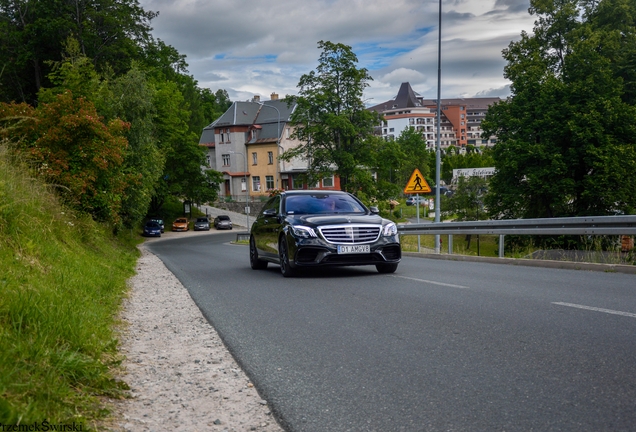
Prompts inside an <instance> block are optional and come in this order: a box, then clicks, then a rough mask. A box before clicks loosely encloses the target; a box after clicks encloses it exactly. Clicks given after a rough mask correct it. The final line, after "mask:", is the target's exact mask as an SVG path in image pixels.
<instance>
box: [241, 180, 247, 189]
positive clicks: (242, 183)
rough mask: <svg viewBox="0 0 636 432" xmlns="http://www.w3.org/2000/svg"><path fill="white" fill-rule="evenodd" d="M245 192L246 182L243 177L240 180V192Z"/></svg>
mask: <svg viewBox="0 0 636 432" xmlns="http://www.w3.org/2000/svg"><path fill="white" fill-rule="evenodd" d="M246 190H247V182H246V180H245V177H243V178H242V179H241V191H242V192H245V191H246Z"/></svg>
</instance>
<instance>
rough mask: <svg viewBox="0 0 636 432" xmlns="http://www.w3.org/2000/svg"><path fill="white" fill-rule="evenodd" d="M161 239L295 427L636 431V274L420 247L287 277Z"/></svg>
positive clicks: (229, 250)
mask: <svg viewBox="0 0 636 432" xmlns="http://www.w3.org/2000/svg"><path fill="white" fill-rule="evenodd" d="M235 236H236V233H235V232H232V233H228V234H217V235H214V236H191V237H187V238H185V237H184V238H181V239H174V240H164V241H161V242H154V243H151V244H149V245H148V246H149V248H150V250H151V251H152V252H154V253H155V254H157V255H158V256H159V257H160V258H161V259H162V260H163V261H164V262H165V263H166V265H167V266H168V268H169V269H170V270H171V271H172V272H173V273H175V275H176V276H177V277H178V278H179V279H180V280H181V282H182V283H183V284H184V285H185V286H186V287H187V288H188V289H189V291H190V293H191V295H192V297H193V299H194V300H195V302H196V303H197V304H198V306H199V307H200V308H201V309H202V311H203V313H204V315H205V316H206V317H207V318H208V320H209V321H210V322H211V324H212V325H213V326H214V327H215V328H216V330H217V331H218V332H219V334H220V335H221V337H222V338H223V340H224V341H225V343H226V345H227V346H228V348H229V349H230V351H231V352H232V353H233V355H234V356H235V357H236V359H237V360H238V362H239V363H240V364H241V366H242V367H243V368H244V370H245V371H246V372H247V374H248V375H249V376H250V378H251V379H252V380H253V382H254V383H255V385H256V387H257V388H258V390H259V392H260V393H261V395H262V396H263V397H264V398H265V399H267V400H268V402H269V403H270V406H271V407H272V409H273V411H274V414H275V415H276V416H277V418H278V419H279V421H280V423H281V424H282V425H283V426H284V427H285V428H287V429H288V430H290V431H339V432H340V431H504V430H505V431H530V430H536V431H551V430H555V431H556V430H558V431H603V430H607V431H620V430H636V276H634V275H628V274H618V273H603V272H588V271H577V270H559V269H545V268H534V267H519V266H507V265H498V264H488V263H473V262H456V261H443V260H429V259H422V258H412V257H405V258H404V259H403V262H402V263H401V264H400V267H399V268H398V271H397V272H396V273H395V274H394V275H381V274H378V273H377V272H376V271H375V268H374V267H352V268H339V269H320V270H316V271H312V272H309V273H307V274H306V275H304V276H303V277H299V278H293V279H285V278H283V277H282V276H281V275H280V273H279V269H278V266H275V265H272V264H270V266H269V267H268V269H267V270H264V271H254V270H251V269H250V267H249V259H248V248H247V246H239V245H231V244H229V241H230V240H232V239H234V238H235Z"/></svg>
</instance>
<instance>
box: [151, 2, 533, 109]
mask: <svg viewBox="0 0 636 432" xmlns="http://www.w3.org/2000/svg"><path fill="white" fill-rule="evenodd" d="M140 3H141V5H142V6H143V7H144V9H146V10H150V11H158V12H159V16H158V17H157V18H155V19H154V20H153V21H152V23H151V25H152V27H153V29H154V30H153V35H154V36H155V38H158V39H161V40H163V41H164V42H165V43H166V44H168V45H172V46H173V47H175V48H176V49H177V50H178V51H179V52H180V53H181V54H184V55H186V56H187V58H186V61H187V63H188V64H189V67H188V70H189V73H190V74H191V75H193V76H194V78H195V79H196V80H197V81H198V82H199V87H202V88H210V89H211V90H212V91H216V90H217V89H225V90H227V92H228V93H229V95H230V98H231V99H232V100H233V101H235V100H248V99H251V98H252V97H253V96H254V95H260V96H261V100H268V99H269V98H270V94H271V93H272V92H275V93H278V94H279V95H280V96H281V97H284V96H285V95H287V94H297V91H298V90H297V85H298V81H299V79H300V76H301V75H303V74H306V73H309V72H310V71H312V70H314V69H315V68H316V65H317V61H318V57H319V55H320V51H319V50H318V47H317V45H318V41H320V40H324V41H331V42H334V43H344V44H346V45H349V46H351V47H352V49H353V51H354V53H355V54H356V55H357V56H358V67H365V68H367V69H368V70H369V73H370V75H371V76H372V77H373V81H371V83H370V87H369V88H367V89H366V91H365V95H364V97H365V99H368V101H367V102H366V103H367V105H373V104H378V103H381V102H384V101H386V100H388V99H391V98H393V97H394V96H395V95H396V94H397V91H398V89H399V87H400V84H401V83H402V82H406V81H408V82H410V83H411V86H412V87H413V90H415V91H416V92H417V93H419V94H420V95H421V96H424V97H426V98H430V99H435V98H437V46H438V20H439V17H438V10H439V1H438V0H271V1H262V0H212V1H210V0H140ZM528 7H529V0H443V5H442V80H441V81H442V98H456V97H478V96H500V97H506V96H508V95H509V94H510V91H509V87H508V85H509V82H508V81H507V80H506V79H504V77H503V68H504V66H505V62H504V60H503V58H502V56H501V51H502V50H503V49H504V48H506V47H507V46H508V44H509V43H510V42H511V41H513V40H515V41H516V40H519V38H520V35H521V32H522V31H523V30H525V31H527V32H528V33H531V32H532V28H533V22H534V18H533V17H532V16H530V15H529V13H528Z"/></svg>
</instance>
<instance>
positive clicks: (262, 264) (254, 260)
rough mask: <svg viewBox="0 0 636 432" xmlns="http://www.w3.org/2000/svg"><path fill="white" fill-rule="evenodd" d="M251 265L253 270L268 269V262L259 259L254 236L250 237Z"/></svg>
mask: <svg viewBox="0 0 636 432" xmlns="http://www.w3.org/2000/svg"><path fill="white" fill-rule="evenodd" d="M250 265H251V266H252V270H265V269H266V268H267V261H261V260H260V259H258V250H256V242H255V241H254V236H251V237H250Z"/></svg>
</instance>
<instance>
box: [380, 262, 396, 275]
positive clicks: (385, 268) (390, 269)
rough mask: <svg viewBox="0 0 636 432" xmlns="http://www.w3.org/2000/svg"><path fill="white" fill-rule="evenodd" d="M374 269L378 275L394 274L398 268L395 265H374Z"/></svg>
mask: <svg viewBox="0 0 636 432" xmlns="http://www.w3.org/2000/svg"><path fill="white" fill-rule="evenodd" d="M375 268H376V269H377V270H378V273H395V271H396V270H397V268H398V265H397V264H376V265H375Z"/></svg>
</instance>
